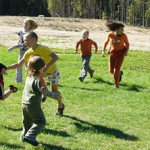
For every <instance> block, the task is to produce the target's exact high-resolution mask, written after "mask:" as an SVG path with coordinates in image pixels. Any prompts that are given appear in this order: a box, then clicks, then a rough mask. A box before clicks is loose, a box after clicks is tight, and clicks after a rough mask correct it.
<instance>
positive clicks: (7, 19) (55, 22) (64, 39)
mask: <svg viewBox="0 0 150 150" xmlns="http://www.w3.org/2000/svg"><path fill="white" fill-rule="evenodd" d="M24 18H27V17H17V16H13V17H12V16H1V17H0V44H1V45H5V46H7V47H9V46H12V45H14V44H16V42H17V41H18V35H17V32H18V31H20V30H21V29H22V22H23V19H24ZM32 18H33V17H32ZM33 19H34V20H36V21H37V23H38V24H39V27H38V28H37V29H36V30H35V31H36V33H37V34H38V36H39V42H40V43H42V44H46V45H47V46H49V47H52V48H60V49H68V48H75V45H76V42H77V41H78V40H79V39H80V37H81V31H82V30H83V29H89V30H90V38H91V39H93V40H95V41H96V42H97V44H98V46H99V49H101V48H102V46H103V43H104V40H105V38H106V36H107V34H108V32H107V29H106V27H105V21H102V20H96V19H67V18H39V17H34V18H33ZM125 33H126V34H127V36H128V39H129V42H130V49H131V50H143V51H150V29H144V28H138V27H131V26H126V27H125Z"/></svg>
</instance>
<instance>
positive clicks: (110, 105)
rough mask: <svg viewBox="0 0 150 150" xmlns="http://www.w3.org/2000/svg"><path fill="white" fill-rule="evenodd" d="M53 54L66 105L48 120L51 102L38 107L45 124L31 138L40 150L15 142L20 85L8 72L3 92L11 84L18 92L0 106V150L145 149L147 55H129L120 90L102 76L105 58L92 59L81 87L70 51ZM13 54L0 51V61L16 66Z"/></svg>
mask: <svg viewBox="0 0 150 150" xmlns="http://www.w3.org/2000/svg"><path fill="white" fill-rule="evenodd" d="M53 50H54V51H55V52H57V53H58V55H59V61H58V62H57V65H58V68H59V70H60V72H61V79H60V82H59V89H60V91H61V93H62V96H63V102H64V103H65V105H66V109H65V112H64V116H63V117H58V116H55V115H54V114H55V111H56V109H57V108H56V107H57V102H56V101H54V100H52V99H50V98H47V101H46V102H45V103H43V104H42V107H43V110H44V113H45V116H46V119H47V125H46V128H45V130H44V131H43V132H42V133H41V134H40V135H39V136H38V138H37V140H38V141H39V142H41V143H43V147H38V148H35V147H32V146H31V145H29V144H26V143H21V142H20V133H21V130H22V123H21V94H22V90H23V87H24V82H23V83H22V84H17V83H15V70H10V71H8V72H7V73H8V74H7V75H6V76H5V89H7V86H8V85H9V84H14V85H15V86H17V87H18V89H19V91H18V92H17V93H15V94H12V95H11V96H10V97H9V98H8V99H6V101H1V104H0V105H1V106H0V119H1V121H0V150H8V149H11V150H21V149H26V150H32V149H33V150H34V149H35V150H36V149H37V150H149V149H150V61H149V58H150V52H143V51H130V52H129V54H128V56H127V57H126V59H125V61H124V64H123V66H122V70H123V71H124V75H123V80H122V82H121V85H120V88H119V89H114V88H113V77H112V76H111V75H110V74H109V72H108V58H109V57H108V56H107V57H105V58H102V57H101V55H100V54H97V55H96V54H93V56H92V59H91V67H92V68H93V69H94V70H95V74H94V77H93V78H92V79H90V77H89V76H87V78H86V79H85V81H84V82H83V83H81V82H80V81H79V80H78V76H79V71H80V67H81V59H80V56H79V55H78V54H73V53H72V51H73V50H72V51H71V50H68V51H67V50H63V51H61V50H56V49H53ZM59 53H61V54H59ZM67 53H68V54H67ZM62 54H63V55H62ZM17 55H18V50H16V51H14V52H7V49H6V47H3V46H0V62H2V63H4V64H6V65H10V64H12V63H14V62H16V61H17V59H18V58H17ZM24 74H25V71H24ZM24 78H25V75H24Z"/></svg>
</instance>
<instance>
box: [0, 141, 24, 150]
mask: <svg viewBox="0 0 150 150" xmlns="http://www.w3.org/2000/svg"><path fill="white" fill-rule="evenodd" d="M0 145H1V146H5V147H6V148H8V149H22V148H24V147H22V146H19V145H15V144H8V143H6V142H0Z"/></svg>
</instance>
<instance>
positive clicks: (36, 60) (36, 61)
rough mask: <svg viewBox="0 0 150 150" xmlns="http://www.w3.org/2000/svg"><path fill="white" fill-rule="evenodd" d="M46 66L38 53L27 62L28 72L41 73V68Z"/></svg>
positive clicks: (30, 73)
mask: <svg viewBox="0 0 150 150" xmlns="http://www.w3.org/2000/svg"><path fill="white" fill-rule="evenodd" d="M44 66H45V62H44V60H43V59H42V58H41V57H40V56H37V55H32V56H31V57H30V59H29V61H28V64H27V74H28V75H29V76H30V75H38V74H40V72H39V70H40V69H41V68H43V67H44Z"/></svg>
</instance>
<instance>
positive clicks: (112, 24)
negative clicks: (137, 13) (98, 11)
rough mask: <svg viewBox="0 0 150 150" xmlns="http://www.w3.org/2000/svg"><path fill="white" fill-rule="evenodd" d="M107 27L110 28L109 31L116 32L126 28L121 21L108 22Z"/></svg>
mask: <svg viewBox="0 0 150 150" xmlns="http://www.w3.org/2000/svg"><path fill="white" fill-rule="evenodd" d="M106 26H107V27H108V29H109V30H110V31H115V30H116V29H119V28H121V27H124V24H123V23H122V22H120V21H112V20H108V21H107V22H106Z"/></svg>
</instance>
